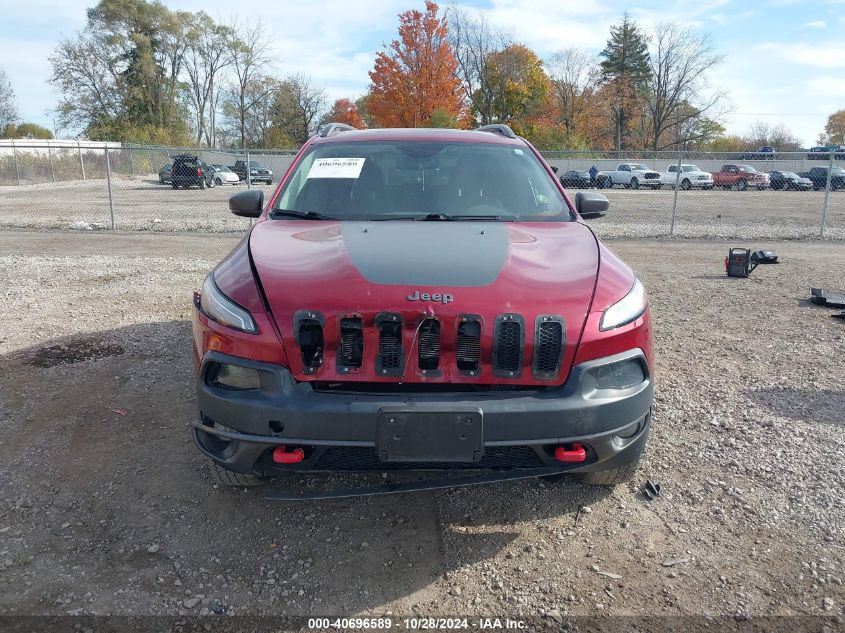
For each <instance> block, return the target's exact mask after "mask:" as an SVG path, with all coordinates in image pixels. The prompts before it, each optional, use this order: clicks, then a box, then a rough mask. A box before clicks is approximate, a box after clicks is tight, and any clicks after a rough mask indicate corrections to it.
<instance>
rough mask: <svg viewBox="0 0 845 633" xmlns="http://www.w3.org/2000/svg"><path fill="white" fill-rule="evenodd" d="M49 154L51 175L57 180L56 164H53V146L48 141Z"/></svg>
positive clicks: (54, 180)
mask: <svg viewBox="0 0 845 633" xmlns="http://www.w3.org/2000/svg"><path fill="white" fill-rule="evenodd" d="M47 155H48V156H49V157H50V177H51V178H52V179H53V182H56V166H55V165H54V164H53V146H52V145H50V143H49V141H48V142H47Z"/></svg>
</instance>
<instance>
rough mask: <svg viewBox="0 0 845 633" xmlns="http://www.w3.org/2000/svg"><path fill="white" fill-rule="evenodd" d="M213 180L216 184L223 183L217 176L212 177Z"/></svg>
mask: <svg viewBox="0 0 845 633" xmlns="http://www.w3.org/2000/svg"><path fill="white" fill-rule="evenodd" d="M214 182H215V183H216V184H218V185H221V186H222V185H223V181H222V180H220V179H219V178H215V179H214Z"/></svg>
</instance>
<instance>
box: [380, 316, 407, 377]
mask: <svg viewBox="0 0 845 633" xmlns="http://www.w3.org/2000/svg"><path fill="white" fill-rule="evenodd" d="M376 327H377V328H378V333H379V340H378V356H377V357H376V366H377V367H378V370H379V373H380V374H382V375H384V376H391V375H393V376H398V375H399V374H401V372H402V365H403V362H402V361H403V358H402V319H401V317H400V316H399V315H397V314H380V315H379V316H377V317H376Z"/></svg>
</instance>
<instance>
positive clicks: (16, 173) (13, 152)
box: [12, 141, 21, 187]
mask: <svg viewBox="0 0 845 633" xmlns="http://www.w3.org/2000/svg"><path fill="white" fill-rule="evenodd" d="M12 156H13V157H14V159H15V178H16V179H17V181H18V187H20V186H21V172H20V170H19V169H18V150H17V148H15V142H14V141H12Z"/></svg>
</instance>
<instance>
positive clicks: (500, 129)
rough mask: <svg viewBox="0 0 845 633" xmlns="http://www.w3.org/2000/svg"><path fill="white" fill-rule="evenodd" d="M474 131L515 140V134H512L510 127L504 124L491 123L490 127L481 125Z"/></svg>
mask: <svg viewBox="0 0 845 633" xmlns="http://www.w3.org/2000/svg"><path fill="white" fill-rule="evenodd" d="M475 131H476V132H493V134H501V135H502V136H507V137H508V138H517V136H516V134H514V133H513V130H512V129H511V128H510V126H509V125H505V124H504V123H491V124H490V125H482V126H481V127H480V128H477V129H476V130H475Z"/></svg>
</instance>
